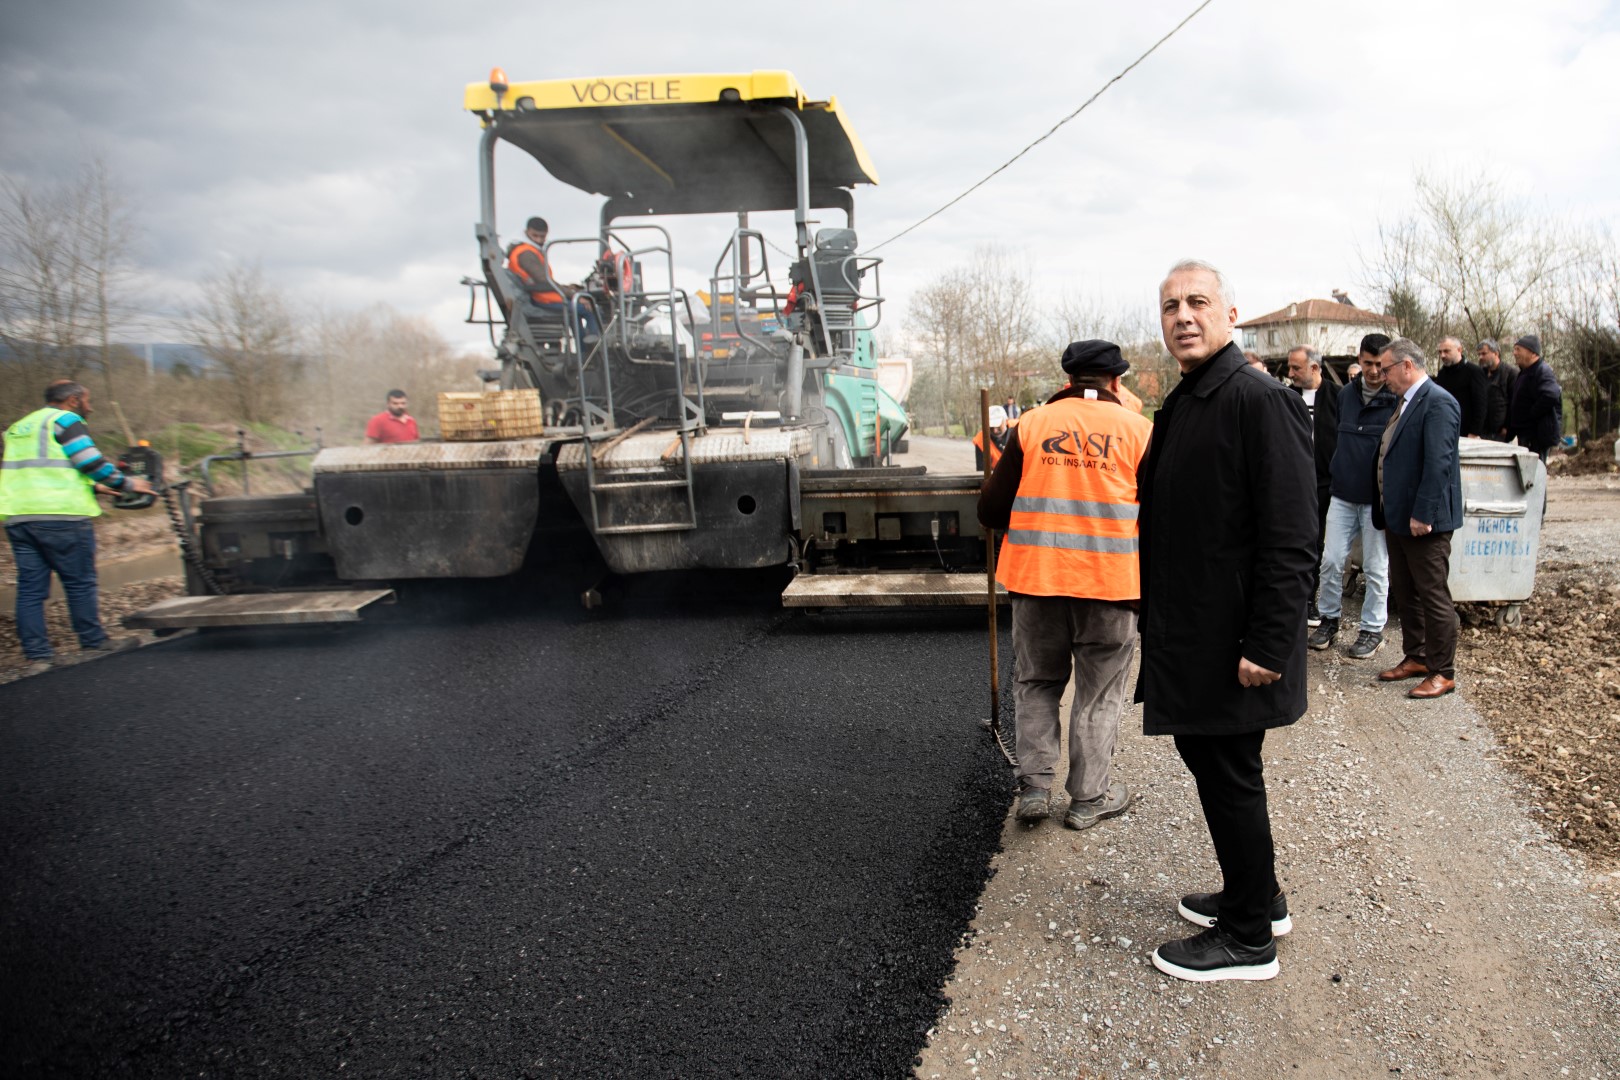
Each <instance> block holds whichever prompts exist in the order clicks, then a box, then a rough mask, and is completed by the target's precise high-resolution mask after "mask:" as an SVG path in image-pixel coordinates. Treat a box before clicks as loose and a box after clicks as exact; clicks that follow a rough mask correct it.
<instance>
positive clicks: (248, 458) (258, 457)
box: [197, 428, 324, 499]
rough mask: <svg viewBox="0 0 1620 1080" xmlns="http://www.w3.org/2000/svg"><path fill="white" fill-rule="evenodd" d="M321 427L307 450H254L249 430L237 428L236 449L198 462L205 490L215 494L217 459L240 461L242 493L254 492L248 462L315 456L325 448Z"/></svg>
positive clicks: (316, 431) (211, 495)
mask: <svg viewBox="0 0 1620 1080" xmlns="http://www.w3.org/2000/svg"><path fill="white" fill-rule="evenodd" d="M323 446H324V443H323V441H322V435H321V429H320V428H316V429H315V445H314V446H312V447H309V448H308V449H305V450H263V451H257V452H256V451H253V450H249V449H248V448H247V432H246V431H244V430H242V429H241V428H237V429H236V449H235V450H233V451H231V452H230V453H228V454H209V455H208V456H207V457H205V458H203V459H202V460H201V461H199V462H198V463H197V473H198V476H199V478H200V479H201V480H202V486H203V490H205V491H207V492H208V497H209V498H210V499H212V498H213V497H214V495H215V491H214V480H213V475H212V470H213V465H214V462H216V461H240V462H241V463H242V494H244V495H251V494H253V485H252V483H251V482H250V481H249V479H248V463H249V462H253V461H263V460H265V459H266V458H288V457H313V456H314V455H316V454H318V453H320V451H321V450H322V449H323Z"/></svg>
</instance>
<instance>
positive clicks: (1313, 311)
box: [1238, 300, 1397, 330]
mask: <svg viewBox="0 0 1620 1080" xmlns="http://www.w3.org/2000/svg"><path fill="white" fill-rule="evenodd" d="M1306 321H1309V322H1336V323H1355V324H1358V325H1372V326H1394V325H1396V321H1397V320H1396V319H1395V318H1394V316H1391V315H1380V314H1379V313H1378V312H1376V311H1366V310H1363V309H1362V308H1358V307H1352V306H1351V305H1349V304H1341V303H1339V302H1338V301H1337V300H1300V301H1298V302H1297V303H1293V304H1289V305H1288V306H1287V307H1285V308H1279V309H1278V310H1276V311H1273V312H1271V313H1270V314H1269V315H1262V316H1260V317H1259V318H1258V319H1249V320H1248V321H1247V322H1240V323H1238V329H1239V330H1246V329H1251V328H1253V327H1259V326H1276V325H1280V324H1283V323H1293V322H1306Z"/></svg>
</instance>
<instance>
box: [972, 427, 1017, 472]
mask: <svg viewBox="0 0 1620 1080" xmlns="http://www.w3.org/2000/svg"><path fill="white" fill-rule="evenodd" d="M1017 426H1018V421H1017V420H1008V421H1007V427H1008V429H1009V430H1010V429H1012V428H1015V427H1017ZM973 445H974V446H976V447H978V448H979V450H980V451H981V452H982V451H983V450H984V432H983V431H980V432H979V433H978V434H977V435H975V436H973ZM1000 463H1001V447H999V446H997V445H996V440H994V439H991V440H990V469H991V471H992V472H993V471H994V470H995V467H996V466H997V465H999V464H1000Z"/></svg>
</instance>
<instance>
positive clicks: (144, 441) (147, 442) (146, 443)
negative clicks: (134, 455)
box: [135, 439, 152, 446]
mask: <svg viewBox="0 0 1620 1080" xmlns="http://www.w3.org/2000/svg"><path fill="white" fill-rule="evenodd" d="M135 445H136V446H151V445H152V440H151V439H136V440H135Z"/></svg>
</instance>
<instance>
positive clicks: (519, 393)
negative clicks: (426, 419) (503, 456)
mask: <svg viewBox="0 0 1620 1080" xmlns="http://www.w3.org/2000/svg"><path fill="white" fill-rule="evenodd" d="M544 429H545V421H544V419H543V418H542V417H541V415H540V391H538V390H491V391H488V392H485V393H460V392H456V391H448V392H443V393H440V394H439V436H440V438H442V439H444V440H446V441H447V442H476V441H479V440H487V439H521V438H529V437H532V436H535V435H539V434H541V433H542V432H543V431H544Z"/></svg>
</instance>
